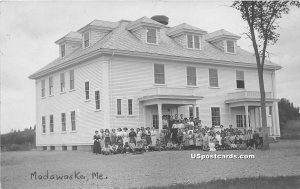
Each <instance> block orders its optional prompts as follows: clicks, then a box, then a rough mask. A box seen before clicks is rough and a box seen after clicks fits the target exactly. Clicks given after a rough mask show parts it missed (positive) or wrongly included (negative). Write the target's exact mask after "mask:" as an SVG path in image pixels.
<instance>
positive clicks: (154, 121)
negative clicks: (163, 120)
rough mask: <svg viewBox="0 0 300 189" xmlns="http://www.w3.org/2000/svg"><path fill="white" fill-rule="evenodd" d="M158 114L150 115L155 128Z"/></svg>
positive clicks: (156, 127)
mask: <svg viewBox="0 0 300 189" xmlns="http://www.w3.org/2000/svg"><path fill="white" fill-rule="evenodd" d="M158 125H159V123H158V115H153V116H152V126H153V127H154V128H155V129H158Z"/></svg>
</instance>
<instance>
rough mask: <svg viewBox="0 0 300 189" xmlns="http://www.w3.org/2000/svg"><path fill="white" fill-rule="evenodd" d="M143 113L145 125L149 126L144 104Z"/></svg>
mask: <svg viewBox="0 0 300 189" xmlns="http://www.w3.org/2000/svg"><path fill="white" fill-rule="evenodd" d="M143 115H144V127H145V128H146V127H147V123H146V116H147V115H146V106H145V105H144V104H143Z"/></svg>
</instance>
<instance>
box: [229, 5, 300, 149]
mask: <svg viewBox="0 0 300 189" xmlns="http://www.w3.org/2000/svg"><path fill="white" fill-rule="evenodd" d="M292 6H296V7H298V8H299V7H300V3H299V2H297V1H235V2H234V3H233V4H232V7H233V8H235V9H237V10H238V11H240V13H241V16H242V19H243V20H244V21H246V22H247V25H248V28H247V32H246V33H245V34H246V35H247V37H248V38H249V39H250V40H251V41H252V46H253V49H254V54H255V58H256V64H257V73H258V80H259V90H260V104H261V118H262V128H263V141H264V144H263V149H264V150H267V149H269V141H268V128H267V116H266V96H265V86H264V78H263V72H264V64H265V59H266V54H267V53H268V52H267V47H268V45H273V44H275V43H276V42H277V40H278V38H279V33H278V31H277V29H278V27H279V25H278V19H280V18H282V15H284V14H288V13H289V11H290V8H291V7H292Z"/></svg>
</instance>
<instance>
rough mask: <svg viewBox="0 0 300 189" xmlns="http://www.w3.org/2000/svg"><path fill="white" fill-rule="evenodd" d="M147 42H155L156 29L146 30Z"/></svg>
mask: <svg viewBox="0 0 300 189" xmlns="http://www.w3.org/2000/svg"><path fill="white" fill-rule="evenodd" d="M147 43H151V44H157V36H156V29H148V30H147Z"/></svg>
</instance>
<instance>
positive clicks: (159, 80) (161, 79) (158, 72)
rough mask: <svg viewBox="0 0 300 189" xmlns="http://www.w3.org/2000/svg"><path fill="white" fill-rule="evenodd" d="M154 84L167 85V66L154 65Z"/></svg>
mask: <svg viewBox="0 0 300 189" xmlns="http://www.w3.org/2000/svg"><path fill="white" fill-rule="evenodd" d="M154 82H155V84H165V65H163V64H154Z"/></svg>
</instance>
